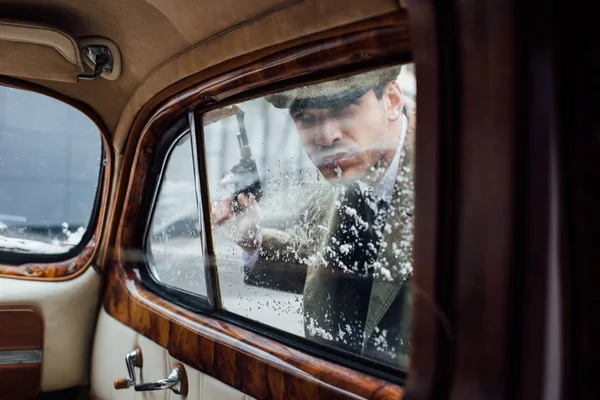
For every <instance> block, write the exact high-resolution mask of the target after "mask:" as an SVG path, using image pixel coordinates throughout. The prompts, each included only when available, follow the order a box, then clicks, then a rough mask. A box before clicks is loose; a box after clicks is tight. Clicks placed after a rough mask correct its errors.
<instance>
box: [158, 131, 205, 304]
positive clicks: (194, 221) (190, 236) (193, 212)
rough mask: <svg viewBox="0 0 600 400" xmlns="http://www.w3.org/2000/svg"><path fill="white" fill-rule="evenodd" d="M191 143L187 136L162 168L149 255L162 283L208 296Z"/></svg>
mask: <svg viewBox="0 0 600 400" xmlns="http://www.w3.org/2000/svg"><path fill="white" fill-rule="evenodd" d="M191 143H192V141H191V140H190V135H189V133H185V134H184V135H183V136H182V137H180V138H179V139H178V140H177V141H176V142H175V143H174V144H173V147H172V149H171V150H170V153H169V154H168V158H167V160H166V162H165V164H164V166H163V170H162V173H161V175H160V186H159V191H158V193H157V197H156V202H155V205H154V209H153V214H152V219H151V223H150V226H149V229H148V234H147V244H146V254H147V256H148V259H149V264H150V267H151V271H152V273H153V276H154V278H155V279H157V280H158V281H159V282H161V283H163V284H166V285H169V286H173V287H176V288H179V289H182V290H185V291H188V292H191V293H195V294H199V295H202V296H206V280H205V275H204V274H205V273H204V262H203V253H204V252H203V246H202V240H201V236H200V234H201V229H200V218H199V213H198V203H197V198H196V186H195V180H194V179H195V178H194V164H193V157H192V147H191V146H192V145H191Z"/></svg>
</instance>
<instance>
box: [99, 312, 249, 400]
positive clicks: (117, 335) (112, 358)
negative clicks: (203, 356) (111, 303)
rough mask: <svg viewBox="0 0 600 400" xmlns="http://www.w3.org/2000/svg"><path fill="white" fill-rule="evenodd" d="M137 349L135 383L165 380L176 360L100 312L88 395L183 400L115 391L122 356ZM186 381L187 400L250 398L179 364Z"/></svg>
mask: <svg viewBox="0 0 600 400" xmlns="http://www.w3.org/2000/svg"><path fill="white" fill-rule="evenodd" d="M136 346H138V347H139V348H140V350H141V352H142V355H143V359H144V362H143V367H142V368H141V369H140V368H136V369H135V371H136V380H137V382H138V383H147V382H151V381H155V380H158V379H162V378H165V377H166V376H167V375H168V374H169V372H170V371H171V369H172V368H173V367H174V366H175V365H176V364H178V363H181V362H180V361H179V360H177V359H175V358H173V357H171V356H170V355H169V352H168V351H167V350H166V349H165V348H164V347H161V346H159V345H158V344H157V343H155V342H153V341H152V340H150V339H148V338H146V337H145V336H142V335H140V334H139V333H137V332H136V331H135V330H133V329H131V328H130V327H128V326H127V325H125V324H123V323H121V322H119V321H118V320H116V319H115V318H113V317H112V316H110V315H109V314H108V313H106V311H104V309H102V310H101V311H100V315H99V317H98V324H97V326H96V334H95V340H94V350H93V356H92V357H93V364H92V372H91V385H92V395H94V396H96V397H97V398H99V399H101V400H105V399H114V400H120V399H124V400H125V399H153V400H154V399H157V400H158V399H166V400H175V399H180V398H183V397H182V396H179V395H176V394H175V393H173V392H172V391H170V390H166V391H154V392H136V391H134V390H133V388H130V389H122V390H115V389H114V387H113V382H114V380H115V379H116V378H124V377H127V368H126V367H125V354H126V353H128V352H130V351H132V350H133V349H134V348H135V347H136ZM183 365H184V368H185V371H186V375H187V381H188V395H187V398H188V399H193V400H197V399H203V400H204V399H222V400H250V399H252V397H249V396H247V395H245V394H244V393H243V392H241V391H239V390H237V389H235V388H233V387H231V386H229V385H226V384H224V383H222V382H220V381H218V380H216V379H214V378H212V377H211V376H209V375H206V374H204V373H202V372H200V371H198V370H197V369H194V368H192V367H191V366H190V365H186V364H183Z"/></svg>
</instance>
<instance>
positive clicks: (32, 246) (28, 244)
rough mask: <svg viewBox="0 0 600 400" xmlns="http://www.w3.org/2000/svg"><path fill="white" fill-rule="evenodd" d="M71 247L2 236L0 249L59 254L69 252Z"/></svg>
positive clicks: (0, 237)
mask: <svg viewBox="0 0 600 400" xmlns="http://www.w3.org/2000/svg"><path fill="white" fill-rule="evenodd" d="M70 247H71V246H60V245H56V244H49V243H43V242H38V241H37V240H27V239H17V238H11V237H6V236H2V235H0V249H1V250H4V251H14V252H17V253H41V254H59V253H66V252H67V251H69V248H70Z"/></svg>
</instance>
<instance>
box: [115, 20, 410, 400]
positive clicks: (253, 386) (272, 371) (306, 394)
mask: <svg viewBox="0 0 600 400" xmlns="http://www.w3.org/2000/svg"><path fill="white" fill-rule="evenodd" d="M411 59H412V54H411V51H410V35H409V30H408V17H407V14H406V12H404V11H402V12H398V13H394V14H391V15H387V16H384V17H379V18H375V19H373V20H368V21H364V22H362V23H357V24H353V25H351V26H348V27H343V28H339V29H335V30H332V31H329V32H326V33H320V34H318V35H313V36H310V37H308V38H305V39H304V40H303V41H294V42H292V43H288V44H287V47H285V46H283V47H282V46H277V47H276V48H274V49H268V50H266V51H261V52H258V54H253V55H250V56H245V57H240V58H238V59H235V60H232V61H230V62H226V63H224V64H222V65H219V66H216V67H214V68H212V69H210V70H208V71H204V72H202V73H199V74H197V75H196V76H194V77H192V78H190V79H188V80H185V81H184V82H180V83H179V84H177V85H175V87H173V88H170V89H168V90H166V91H165V92H164V93H163V94H165V96H164V97H162V100H158V99H155V100H153V101H151V103H152V104H155V105H156V104H159V105H158V107H157V108H156V109H155V111H154V112H153V113H152V114H151V115H147V119H146V121H147V122H145V123H143V124H142V122H140V121H139V120H138V121H136V123H135V124H134V130H133V131H132V134H131V136H130V140H128V143H127V146H126V150H125V155H124V162H123V166H124V169H123V170H122V171H121V175H120V177H119V187H118V189H117V190H118V193H117V199H119V198H120V196H122V198H123V202H122V203H120V202H119V201H118V200H117V203H118V204H122V210H120V212H118V211H117V210H115V214H113V219H114V221H115V222H118V225H117V226H115V225H116V223H113V228H114V229H115V231H114V232H113V234H114V244H113V245H111V246H109V247H110V248H113V249H116V253H115V256H114V257H113V258H108V257H106V259H107V260H110V261H109V264H107V266H106V268H108V271H107V272H108V273H107V285H106V291H105V294H104V299H105V300H104V308H105V309H106V311H107V312H108V313H109V314H110V315H111V316H113V317H114V318H116V319H117V320H119V321H120V322H122V323H124V324H126V325H128V326H129V327H131V328H132V329H134V330H136V331H137V332H139V333H140V334H142V335H144V336H146V337H148V338H150V339H151V340H153V341H155V342H156V343H158V344H159V345H161V346H162V347H164V348H166V349H167V350H168V351H169V353H170V354H171V356H173V357H175V358H177V359H178V360H181V361H182V362H185V363H187V364H188V365H190V366H192V367H194V368H196V369H198V370H199V371H201V372H203V373H206V374H208V375H210V376H213V377H215V378H216V379H219V380H220V381H222V382H224V383H226V384H229V385H231V386H233V387H235V388H237V389H239V390H241V391H243V392H245V393H247V394H249V395H251V396H253V397H256V398H290V397H297V396H298V395H301V397H303V398H307V399H313V398H332V399H333V398H356V396H360V397H366V398H372V399H383V398H401V397H402V394H403V389H402V388H401V387H400V386H398V385H395V384H392V383H390V382H387V381H385V380H383V379H379V378H375V377H373V376H369V375H367V374H364V373H360V372H357V371H354V370H351V369H349V368H345V367H342V366H339V365H337V364H334V363H332V362H329V361H326V360H322V359H319V358H317V357H313V356H310V355H307V354H304V353H302V352H300V351H298V350H295V349H292V348H290V347H288V346H285V345H282V344H280V343H278V342H276V341H274V340H270V339H267V338H264V337H262V336H260V335H258V334H254V333H252V332H250V331H248V330H246V329H243V328H240V327H237V326H235V325H232V324H229V323H226V322H223V321H222V320H219V319H216V318H214V317H211V316H207V315H201V314H196V313H193V312H191V311H188V310H186V309H184V308H182V307H178V306H175V305H173V304H172V303H170V302H168V301H166V300H164V299H162V298H160V297H158V296H156V295H155V294H154V293H152V292H150V291H149V290H148V289H146V288H145V287H144V286H143V285H142V283H141V277H140V272H139V268H140V266H139V264H136V260H132V259H131V258H130V257H129V255H130V254H131V253H130V252H129V250H133V251H135V250H134V249H140V248H141V246H142V244H143V243H142V237H143V235H142V233H143V226H144V223H145V219H146V215H144V214H143V212H142V211H141V210H142V208H141V204H142V198H143V194H144V193H145V189H146V184H147V170H148V167H149V166H150V165H152V163H153V161H154V156H155V154H156V152H155V151H154V150H155V149H156V146H157V144H158V142H159V140H160V137H161V135H162V134H163V132H165V130H166V129H167V128H168V126H169V124H172V123H173V122H174V121H176V120H177V119H178V118H181V117H183V116H184V115H185V114H186V113H187V112H188V111H189V110H192V109H196V110H200V111H202V112H204V111H209V110H211V109H213V108H216V107H222V106H224V105H226V104H229V103H232V102H239V101H242V100H244V99H248V98H251V97H256V96H258V95H264V94H266V93H269V92H272V91H275V90H282V89H284V88H286V87H290V86H293V85H297V84H300V83H304V82H316V81H319V80H324V79H331V78H333V77H338V76H343V75H348V74H352V73H358V72H361V71H365V70H368V69H371V68H374V67H378V66H388V65H396V64H400V63H406V62H409V61H411ZM169 93H170V94H171V95H168V96H167V95H166V94H169ZM173 93H174V94H173ZM136 128H137V129H136ZM142 267H143V266H142Z"/></svg>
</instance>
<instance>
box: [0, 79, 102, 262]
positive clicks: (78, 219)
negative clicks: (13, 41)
mask: <svg viewBox="0 0 600 400" xmlns="http://www.w3.org/2000/svg"><path fill="white" fill-rule="evenodd" d="M102 158H103V152H102V136H101V133H100V130H99V129H98V127H97V126H96V124H95V123H94V122H93V121H92V120H90V118H88V117H87V116H86V115H85V114H83V113H82V112H81V111H79V110H77V109H75V108H74V107H71V106H70V105H68V104H65V103H63V102H61V101H58V100H56V99H54V98H51V97H49V96H45V95H42V94H39V93H35V92H30V91H26V90H21V89H17V88H13V87H7V86H2V85H0V251H3V252H11V253H19V254H61V253H67V252H69V251H70V250H71V249H73V248H74V247H76V246H77V245H79V244H84V243H83V242H82V240H83V239H84V238H85V237H86V233H88V230H90V227H91V224H92V222H93V212H94V210H95V204H96V197H97V192H98V189H99V182H100V172H101V168H102V164H103V160H102ZM90 233H91V232H90Z"/></svg>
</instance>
